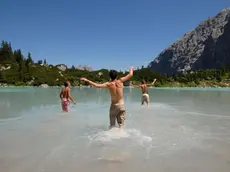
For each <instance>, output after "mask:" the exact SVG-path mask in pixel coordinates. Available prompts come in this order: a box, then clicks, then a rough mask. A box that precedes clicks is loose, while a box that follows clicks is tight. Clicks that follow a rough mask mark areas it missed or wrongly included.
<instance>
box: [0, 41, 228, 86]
mask: <svg viewBox="0 0 230 172" xmlns="http://www.w3.org/2000/svg"><path fill="white" fill-rule="evenodd" d="M127 73H128V71H126V72H121V71H120V72H119V77H120V76H123V75H125V74H127ZM81 77H87V78H89V79H91V80H94V81H96V82H99V83H103V82H106V81H108V80H109V70H107V69H101V70H97V71H87V70H78V69H75V68H74V67H72V68H68V69H66V70H64V71H62V70H60V69H59V68H58V66H53V65H49V64H48V63H47V61H46V59H44V61H43V60H39V61H38V62H34V61H33V59H32V55H31V53H28V55H27V57H25V56H23V55H22V53H21V50H20V49H18V50H14V51H13V50H12V47H11V44H10V43H8V42H5V41H2V43H1V47H0V84H7V85H15V86H25V85H32V86H40V85H41V84H48V85H50V86H60V85H63V83H64V81H65V80H69V81H70V82H71V83H72V85H73V86H78V85H85V84H86V83H83V82H80V78H81ZM154 78H156V79H157V82H156V84H155V86H156V87H197V86H199V87H230V68H222V69H209V70H198V71H190V72H188V73H187V74H176V75H173V76H170V77H168V76H166V75H161V74H160V73H159V72H158V71H153V70H150V69H149V68H144V67H142V68H141V69H137V70H135V71H134V76H133V77H132V79H131V81H132V83H134V84H138V83H140V82H141V80H143V79H144V80H146V81H147V82H152V80H153V79H154ZM128 84H129V83H126V85H128Z"/></svg>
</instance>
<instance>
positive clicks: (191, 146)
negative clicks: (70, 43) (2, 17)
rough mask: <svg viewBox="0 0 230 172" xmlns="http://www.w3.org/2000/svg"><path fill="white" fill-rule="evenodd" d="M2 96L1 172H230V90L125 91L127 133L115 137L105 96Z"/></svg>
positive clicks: (42, 91) (98, 92)
mask: <svg viewBox="0 0 230 172" xmlns="http://www.w3.org/2000/svg"><path fill="white" fill-rule="evenodd" d="M59 93H60V88H34V87H28V88H22V87H17V88H16V87H15V88H0V171H1V172H77V171H79V172H81V171H82V172H90V171H93V172H106V171H110V172H115V171H116V172H117V171H119V172H123V171H124V172H131V171H132V172H140V171H141V172H150V171H152V172H229V171H230V103H229V102H230V89H179V88H174V89H158V88H150V89H149V95H150V100H151V103H150V105H149V107H147V106H141V92H140V90H139V89H137V88H125V89H124V100H125V104H126V108H127V114H126V121H125V129H124V132H120V131H119V130H118V129H112V130H108V127H109V118H108V114H109V113H108V111H109V106H110V97H109V94H108V91H107V90H106V89H95V88H72V90H71V94H72V96H73V98H74V99H75V100H76V102H77V104H76V105H73V104H71V110H70V112H69V113H62V112H61V106H60V100H59Z"/></svg>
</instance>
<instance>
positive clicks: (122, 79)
mask: <svg viewBox="0 0 230 172" xmlns="http://www.w3.org/2000/svg"><path fill="white" fill-rule="evenodd" d="M132 76H133V67H130V69H129V74H128V75H126V76H124V77H122V78H121V79H120V80H121V82H125V81H127V80H129V79H130V78H131V77H132Z"/></svg>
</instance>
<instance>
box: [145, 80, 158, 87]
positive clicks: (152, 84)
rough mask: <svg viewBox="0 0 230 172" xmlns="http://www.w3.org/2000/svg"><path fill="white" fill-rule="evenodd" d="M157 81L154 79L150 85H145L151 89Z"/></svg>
mask: <svg viewBox="0 0 230 172" xmlns="http://www.w3.org/2000/svg"><path fill="white" fill-rule="evenodd" d="M156 81H157V79H154V80H153V82H152V83H151V84H147V86H148V87H151V86H153V85H154V84H155V82H156Z"/></svg>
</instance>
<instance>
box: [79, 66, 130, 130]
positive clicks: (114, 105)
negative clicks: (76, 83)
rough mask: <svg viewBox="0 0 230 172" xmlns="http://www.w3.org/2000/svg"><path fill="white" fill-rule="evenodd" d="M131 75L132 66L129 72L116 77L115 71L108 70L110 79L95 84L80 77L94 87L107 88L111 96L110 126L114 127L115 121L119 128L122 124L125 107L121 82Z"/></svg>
mask: <svg viewBox="0 0 230 172" xmlns="http://www.w3.org/2000/svg"><path fill="white" fill-rule="evenodd" d="M132 76H133V67H130V70H129V74H127V75H126V76H124V77H122V78H120V79H117V71H115V70H111V71H110V72H109V77H110V81H109V82H106V83H103V84H97V83H95V82H93V81H90V80H88V79H86V78H81V80H82V81H85V82H88V83H89V84H90V85H92V86H94V87H96V88H108V89H109V92H110V96H111V106H110V112H109V118H110V128H112V127H115V123H116V120H117V123H118V125H119V128H122V127H123V126H124V120H125V115H126V108H125V104H124V100H123V86H124V85H123V83H124V82H125V81H127V80H129V79H130V78H131V77H132Z"/></svg>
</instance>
